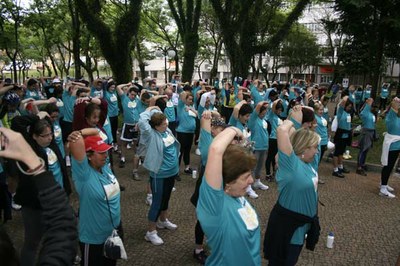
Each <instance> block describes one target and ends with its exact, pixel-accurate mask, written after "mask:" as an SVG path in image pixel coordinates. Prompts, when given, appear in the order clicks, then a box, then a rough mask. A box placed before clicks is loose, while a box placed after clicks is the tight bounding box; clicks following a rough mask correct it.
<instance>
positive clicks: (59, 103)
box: [56, 100, 64, 107]
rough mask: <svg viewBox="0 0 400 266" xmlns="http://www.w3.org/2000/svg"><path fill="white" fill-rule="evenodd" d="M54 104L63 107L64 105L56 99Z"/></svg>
mask: <svg viewBox="0 0 400 266" xmlns="http://www.w3.org/2000/svg"><path fill="white" fill-rule="evenodd" d="M56 106H57V107H63V106H64V103H63V101H61V100H58V101H57V102H56Z"/></svg>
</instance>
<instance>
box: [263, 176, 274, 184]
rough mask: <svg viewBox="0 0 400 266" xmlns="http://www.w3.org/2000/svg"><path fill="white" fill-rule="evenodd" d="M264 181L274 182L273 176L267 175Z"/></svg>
mask: <svg viewBox="0 0 400 266" xmlns="http://www.w3.org/2000/svg"><path fill="white" fill-rule="evenodd" d="M265 180H267V181H268V182H274V176H273V175H267V176H266V177H265Z"/></svg>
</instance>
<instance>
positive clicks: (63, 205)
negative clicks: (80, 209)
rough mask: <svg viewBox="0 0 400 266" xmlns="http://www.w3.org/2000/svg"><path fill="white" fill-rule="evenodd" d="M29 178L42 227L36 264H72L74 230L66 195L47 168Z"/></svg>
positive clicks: (74, 245) (74, 250)
mask: <svg viewBox="0 0 400 266" xmlns="http://www.w3.org/2000/svg"><path fill="white" fill-rule="evenodd" d="M32 180H33V181H34V184H35V187H36V188H37V191H38V198H39V201H40V205H41V206H42V216H43V219H42V221H43V222H44V228H45V232H44V235H43V238H42V241H43V242H42V249H41V250H40V255H39V259H38V265H72V264H73V261H74V259H75V255H76V247H77V245H76V243H77V242H78V231H77V226H76V219H75V215H74V212H73V210H72V208H71V206H70V205H69V202H68V198H67V196H66V195H65V192H64V191H63V190H62V189H61V187H60V186H59V185H58V184H57V182H56V181H55V180H54V177H53V174H52V173H51V172H49V171H45V172H43V173H41V174H39V175H37V176H34V177H32Z"/></svg>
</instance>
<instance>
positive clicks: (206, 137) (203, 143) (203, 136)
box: [199, 128, 213, 166]
mask: <svg viewBox="0 0 400 266" xmlns="http://www.w3.org/2000/svg"><path fill="white" fill-rule="evenodd" d="M212 140H213V137H212V135H211V133H210V132H208V131H207V130H205V129H204V128H201V129H200V138H199V149H200V153H201V155H200V157H201V164H202V165H204V166H205V165H206V164H207V160H208V149H209V148H210V145H211V142H212Z"/></svg>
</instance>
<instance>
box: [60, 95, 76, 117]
mask: <svg viewBox="0 0 400 266" xmlns="http://www.w3.org/2000/svg"><path fill="white" fill-rule="evenodd" d="M62 100H63V102H64V121H66V122H71V123H72V119H73V117H74V106H75V100H76V96H72V95H69V93H68V92H67V91H64V93H63V96H62Z"/></svg>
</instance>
